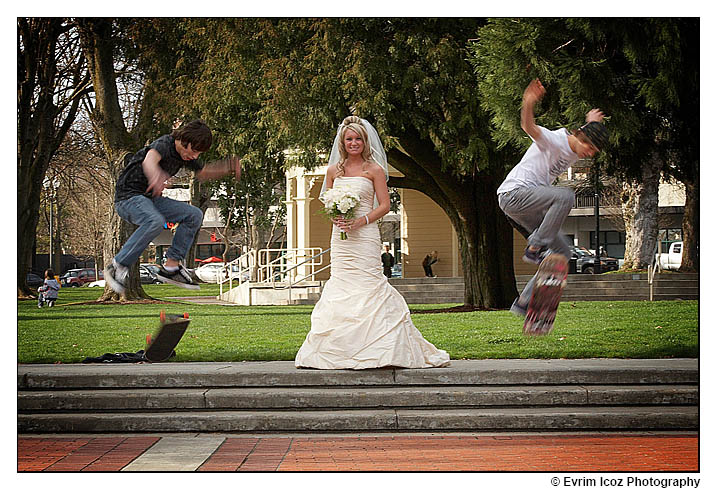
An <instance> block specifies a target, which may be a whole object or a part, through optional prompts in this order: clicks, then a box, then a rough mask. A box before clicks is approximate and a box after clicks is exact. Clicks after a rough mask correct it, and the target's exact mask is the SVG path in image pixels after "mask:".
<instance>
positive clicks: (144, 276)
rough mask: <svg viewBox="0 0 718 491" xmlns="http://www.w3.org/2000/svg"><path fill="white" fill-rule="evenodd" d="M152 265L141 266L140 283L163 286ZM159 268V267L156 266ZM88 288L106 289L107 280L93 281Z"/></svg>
mask: <svg viewBox="0 0 718 491" xmlns="http://www.w3.org/2000/svg"><path fill="white" fill-rule="evenodd" d="M150 266H152V265H149V266H148V265H145V264H140V283H142V284H143V285H148V284H161V283H162V282H161V281H160V280H158V279H157V274H156V273H155V272H154V270H153V269H152V268H151V267H150ZM154 266H157V265H154ZM157 269H158V270H159V266H157ZM87 286H89V287H94V286H99V287H101V288H104V287H105V280H97V281H93V282H92V283H88V284H87Z"/></svg>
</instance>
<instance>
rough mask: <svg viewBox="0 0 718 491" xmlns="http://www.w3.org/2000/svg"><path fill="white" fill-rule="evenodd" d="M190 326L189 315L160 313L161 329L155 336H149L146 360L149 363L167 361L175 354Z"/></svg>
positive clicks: (158, 329)
mask: <svg viewBox="0 0 718 491" xmlns="http://www.w3.org/2000/svg"><path fill="white" fill-rule="evenodd" d="M187 326H189V314H187V313H186V312H185V313H184V314H181V315H172V314H165V312H164V311H162V312H160V327H159V328H157V330H156V331H155V333H154V335H153V336H149V335H148V336H147V348H146V349H145V358H147V361H151V362H158V361H166V360H168V359H170V357H172V355H173V354H174V349H175V347H176V346H177V344H178V343H179V342H180V339H182V336H183V335H184V333H185V331H186V330H187Z"/></svg>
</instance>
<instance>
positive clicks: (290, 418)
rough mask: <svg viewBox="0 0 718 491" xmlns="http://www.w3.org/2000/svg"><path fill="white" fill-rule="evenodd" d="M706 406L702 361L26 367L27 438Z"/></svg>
mask: <svg viewBox="0 0 718 491" xmlns="http://www.w3.org/2000/svg"><path fill="white" fill-rule="evenodd" d="M698 400H699V394H698V363H697V360H694V359H674V360H456V361H452V364H451V366H449V367H447V368H435V369H393V368H384V369H375V370H358V371H353V370H311V369H296V368H294V364H293V362H252V363H163V364H139V365H137V364H132V365H21V366H19V368H18V431H19V432H20V433H93V432H185V431H191V432H262V431H274V432H312V431H328V432H330V431H337V432H339V431H341V432H352V431H427V430H445V431H481V430H492V431H502V430H569V431H570V430H586V429H603V430H613V429H615V430H695V429H697V428H698Z"/></svg>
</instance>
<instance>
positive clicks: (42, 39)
mask: <svg viewBox="0 0 718 491" xmlns="http://www.w3.org/2000/svg"><path fill="white" fill-rule="evenodd" d="M67 29H68V28H67V26H66V25H65V24H64V19H62V18H48V19H38V18H36V19H25V18H18V30H17V35H18V47H17V49H18V53H17V87H18V104H17V113H18V118H17V119H18V122H17V128H18V131H17V148H18V154H17V294H18V297H19V298H27V297H32V296H33V293H34V292H32V290H30V288H29V287H28V286H27V280H26V274H27V272H28V271H29V269H30V266H31V265H32V263H33V254H34V250H35V247H34V246H35V235H36V231H37V223H38V217H39V214H38V210H39V209H40V194H41V190H42V182H43V179H44V177H45V173H46V171H47V168H48V166H49V164H50V160H51V159H52V157H53V156H54V155H55V152H56V151H57V149H58V148H59V146H60V143H61V142H62V140H63V138H64V137H65V134H66V133H67V131H68V129H69V127H70V125H71V124H72V123H73V122H74V120H75V116H76V114H77V109H78V107H79V101H80V97H79V94H80V93H82V92H84V91H85V90H86V88H87V79H86V78H84V74H83V69H84V63H83V61H82V60H78V61H77V65H75V66H70V65H66V66H63V69H64V70H66V71H67V72H68V73H71V74H72V81H69V80H68V79H66V81H67V82H69V83H73V90H72V91H71V92H72V93H71V94H70V95H69V97H68V98H67V99H65V100H57V99H56V97H55V96H56V94H55V92H56V87H55V85H56V84H57V76H58V67H57V54H56V50H57V44H58V39H59V36H60V35H61V34H62V33H63V32H66V31H67ZM60 104H66V105H64V112H63V113H62V117H58V116H59V115H60V107H59V105H60Z"/></svg>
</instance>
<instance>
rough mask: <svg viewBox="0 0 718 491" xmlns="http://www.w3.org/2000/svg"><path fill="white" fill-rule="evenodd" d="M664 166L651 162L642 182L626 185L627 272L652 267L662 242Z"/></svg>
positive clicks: (623, 195)
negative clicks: (660, 220)
mask: <svg viewBox="0 0 718 491" xmlns="http://www.w3.org/2000/svg"><path fill="white" fill-rule="evenodd" d="M660 168H661V162H660V160H658V158H655V156H654V159H652V160H650V161H647V162H645V163H644V164H643V166H642V170H641V173H642V175H641V182H636V183H624V184H623V194H622V197H621V206H622V208H623V216H624V220H625V226H626V253H625V259H624V264H623V269H624V270H639V269H646V268H648V266H650V264H651V261H652V259H653V253H654V251H655V248H656V240H657V238H658V183H659V180H660V175H661V174H660Z"/></svg>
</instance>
